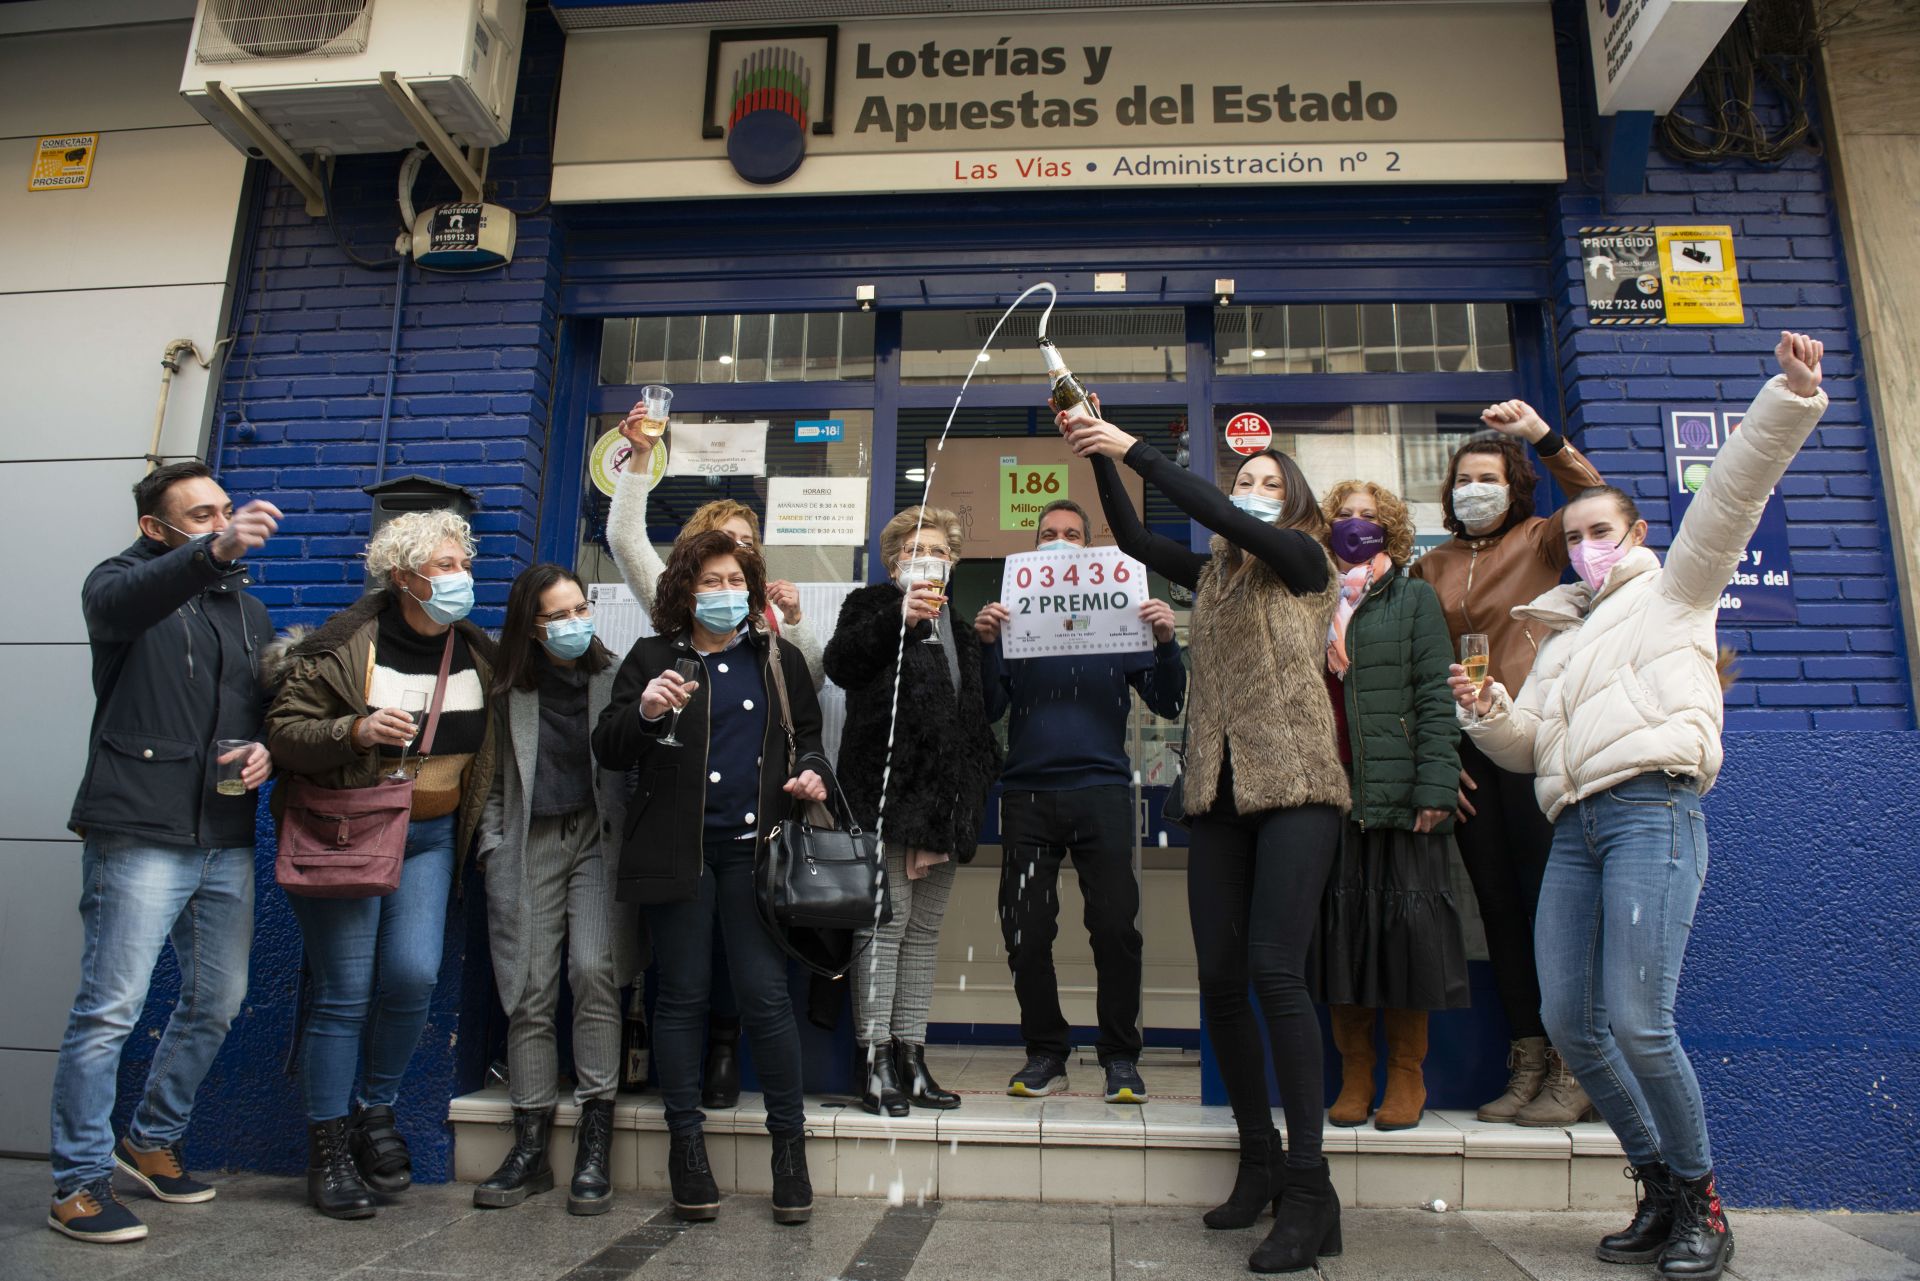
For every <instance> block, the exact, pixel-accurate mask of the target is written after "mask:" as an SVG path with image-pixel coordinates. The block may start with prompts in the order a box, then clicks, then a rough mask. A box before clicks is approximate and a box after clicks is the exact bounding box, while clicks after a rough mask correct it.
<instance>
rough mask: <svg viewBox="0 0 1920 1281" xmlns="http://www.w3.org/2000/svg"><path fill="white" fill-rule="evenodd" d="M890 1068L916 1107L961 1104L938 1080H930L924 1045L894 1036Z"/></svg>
mask: <svg viewBox="0 0 1920 1281" xmlns="http://www.w3.org/2000/svg"><path fill="white" fill-rule="evenodd" d="M893 1070H894V1071H895V1072H896V1073H897V1074H898V1075H899V1077H900V1084H901V1088H902V1090H903V1091H904V1092H905V1094H906V1096H907V1101H908V1102H910V1103H912V1104H913V1106H915V1107H917V1108H938V1109H940V1110H942V1111H945V1110H946V1109H948V1108H957V1107H959V1106H960V1096H959V1095H957V1094H955V1093H954V1092H953V1091H952V1090H943V1089H941V1088H940V1083H939V1082H938V1081H936V1080H934V1079H933V1073H931V1072H929V1071H927V1047H926V1046H924V1045H912V1044H909V1043H908V1042H906V1041H902V1040H900V1039H898V1038H897V1037H896V1038H895V1039H894V1042H893Z"/></svg>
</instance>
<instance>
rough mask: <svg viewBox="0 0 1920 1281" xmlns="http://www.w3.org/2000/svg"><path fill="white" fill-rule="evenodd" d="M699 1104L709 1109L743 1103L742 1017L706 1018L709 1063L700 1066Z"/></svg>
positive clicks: (713, 1109)
mask: <svg viewBox="0 0 1920 1281" xmlns="http://www.w3.org/2000/svg"><path fill="white" fill-rule="evenodd" d="M700 1079H701V1081H702V1083H703V1084H702V1089H701V1092H700V1106H701V1107H703V1108H707V1109H708V1110H710V1111H719V1110H720V1109H722V1108H735V1107H739V1106H740V1020H739V1019H723V1018H718V1017H716V1018H712V1019H709V1020H708V1021H707V1063H706V1066H705V1067H704V1068H703V1069H702V1070H701V1074H700Z"/></svg>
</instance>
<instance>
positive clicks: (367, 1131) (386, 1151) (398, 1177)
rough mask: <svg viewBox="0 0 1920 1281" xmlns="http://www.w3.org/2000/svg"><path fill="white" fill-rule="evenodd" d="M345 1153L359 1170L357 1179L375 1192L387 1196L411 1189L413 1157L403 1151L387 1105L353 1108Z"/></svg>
mask: <svg viewBox="0 0 1920 1281" xmlns="http://www.w3.org/2000/svg"><path fill="white" fill-rule="evenodd" d="M347 1150H348V1151H349V1152H351V1153H353V1163H354V1164H355V1165H357V1166H359V1167H360V1177H361V1178H362V1179H364V1180H366V1184H367V1186H368V1187H370V1188H372V1189H373V1190H374V1191H375V1192H381V1193H385V1194H386V1195H388V1196H391V1195H393V1194H394V1193H396V1192H405V1191H406V1190H407V1189H408V1188H410V1187H412V1186H413V1154H412V1153H411V1152H409V1151H407V1141H406V1140H405V1139H403V1138H401V1137H400V1131H399V1129H398V1127H396V1126H395V1125H394V1121H393V1109H392V1108H391V1107H389V1106H388V1105H386V1104H384V1103H377V1104H375V1105H374V1106H372V1107H370V1108H368V1107H361V1106H360V1105H359V1104H355V1105H354V1108H353V1117H352V1119H351V1121H350V1122H349V1124H348V1127H347Z"/></svg>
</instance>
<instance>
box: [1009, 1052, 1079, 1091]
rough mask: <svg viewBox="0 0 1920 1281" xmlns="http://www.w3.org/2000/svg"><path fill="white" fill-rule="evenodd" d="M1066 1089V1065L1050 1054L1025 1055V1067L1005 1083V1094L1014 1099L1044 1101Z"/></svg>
mask: <svg viewBox="0 0 1920 1281" xmlns="http://www.w3.org/2000/svg"><path fill="white" fill-rule="evenodd" d="M1066 1088H1067V1065H1066V1064H1065V1063H1064V1062H1062V1061H1061V1060H1059V1059H1057V1058H1055V1057H1054V1056H1053V1055H1051V1054H1029V1055H1027V1065H1026V1066H1025V1067H1023V1068H1021V1069H1020V1070H1019V1071H1018V1072H1015V1073H1014V1074H1013V1079H1012V1080H1011V1081H1008V1082H1007V1093H1008V1094H1011V1095H1012V1096H1013V1097H1014V1098H1016V1099H1044V1098H1046V1097H1047V1095H1049V1094H1052V1093H1053V1092H1054V1091H1055V1090H1064V1089H1066Z"/></svg>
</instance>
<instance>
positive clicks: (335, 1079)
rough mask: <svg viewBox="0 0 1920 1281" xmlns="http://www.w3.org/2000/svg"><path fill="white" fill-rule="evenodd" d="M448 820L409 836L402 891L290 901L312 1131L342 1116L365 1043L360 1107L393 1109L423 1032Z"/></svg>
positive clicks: (438, 936)
mask: <svg viewBox="0 0 1920 1281" xmlns="http://www.w3.org/2000/svg"><path fill="white" fill-rule="evenodd" d="M453 865H454V859H453V815H451V814H448V815H446V816H444V817H442V818H435V819H428V820H427V821H425V822H422V823H414V824H412V825H411V826H409V827H408V828H407V861H406V864H405V866H404V867H402V869H401V872H400V885H399V887H398V888H397V889H395V890H394V891H393V893H391V894H388V895H386V896H385V897H384V898H306V897H303V896H301V895H298V894H294V895H289V896H288V901H290V902H291V903H292V904H293V914H294V916H295V918H297V919H298V920H299V922H300V935H301V937H302V938H303V939H304V940H305V941H306V945H307V966H308V969H309V970H310V971H311V986H310V991H309V1001H310V1008H309V1011H308V1014H307V1025H306V1028H305V1029H304V1031H303V1033H302V1038H301V1045H300V1086H301V1091H302V1093H303V1096H304V1102H305V1104H306V1109H307V1119H308V1120H309V1121H331V1120H333V1119H334V1118H336V1117H342V1116H345V1115H347V1113H348V1112H349V1111H351V1110H352V1104H353V1078H354V1075H355V1073H356V1072H357V1071H358V1070H359V1067H360V1052H361V1046H362V1043H363V1042H364V1043H365V1048H366V1060H367V1063H366V1073H365V1075H364V1076H363V1077H362V1079H361V1083H360V1101H361V1102H362V1103H364V1104H367V1105H369V1106H378V1105H380V1104H385V1105H387V1106H389V1107H391V1106H392V1105H393V1104H394V1102H395V1101H396V1100H398V1099H399V1097H400V1079H401V1078H402V1077H403V1076H405V1075H406V1071H407V1060H409V1059H411V1058H412V1057H413V1051H414V1047H415V1046H417V1045H418V1044H419V1043H420V1033H421V1032H422V1031H423V1030H424V1029H425V1028H426V1026H427V1005H428V1002H429V1001H430V1000H431V999H432V998H433V987H434V984H435V983H436V982H438V981H439V978H440V945H441V942H442V940H443V939H444V938H445V937H446V932H447V896H448V894H449V892H450V891H451V890H452V887H453Z"/></svg>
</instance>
